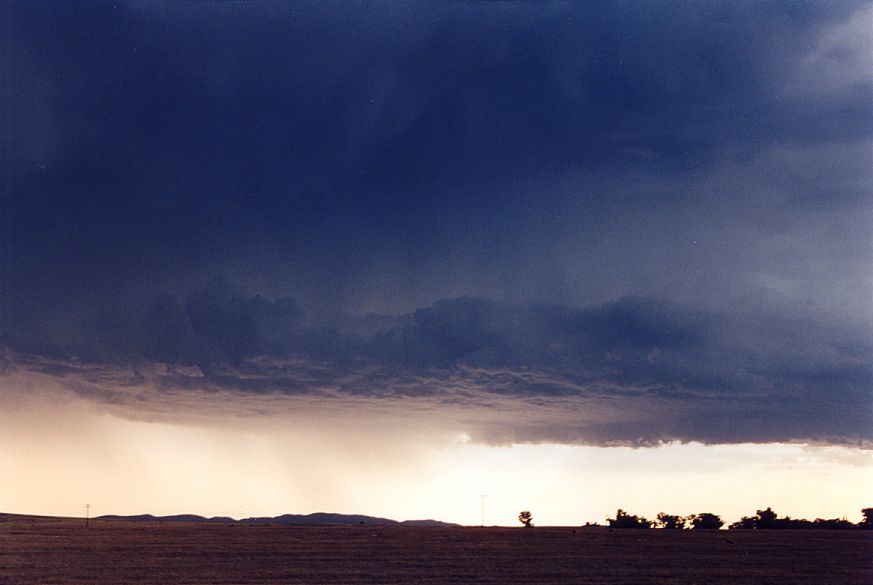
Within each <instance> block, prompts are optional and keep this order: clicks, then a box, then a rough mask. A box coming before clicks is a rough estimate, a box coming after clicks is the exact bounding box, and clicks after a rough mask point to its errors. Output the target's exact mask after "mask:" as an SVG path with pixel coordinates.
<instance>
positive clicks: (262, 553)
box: [0, 516, 873, 585]
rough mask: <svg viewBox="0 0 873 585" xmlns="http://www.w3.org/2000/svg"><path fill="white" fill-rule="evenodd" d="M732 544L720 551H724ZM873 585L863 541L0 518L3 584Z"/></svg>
mask: <svg viewBox="0 0 873 585" xmlns="http://www.w3.org/2000/svg"><path fill="white" fill-rule="evenodd" d="M729 540H730V542H729ZM37 583H38V584H63V585H73V584H78V583H94V584H97V583H99V584H103V585H106V584H114V583H119V584H120V583H124V584H128V583H129V584H144V583H173V584H176V583H178V584H182V583H190V584H194V583H197V584H202V583H215V584H218V583H221V584H246V583H331V584H346V583H421V584H425V583H427V584H436V583H493V584H498V583H499V584H512V583H579V584H635V585H646V584H659V585H677V584H692V583H700V584H703V583H706V584H708V585H720V584H724V585H727V584H730V585H743V584H755V585H771V584H779V583H791V584H796V585H805V584H809V585H855V584H857V585H870V584H871V583H873V532H862V531H828V530H806V531H791V530H774V531H739V532H737V531H734V532H730V533H728V532H725V531H667V530H648V531H637V530H616V531H614V532H609V531H608V530H605V529H577V530H576V533H575V534H574V533H573V531H572V529H570V528H534V529H530V530H528V529H523V528H411V527H400V526H386V527H368V526H337V527H323V526H293V527H284V526H239V525H237V526H231V525H215V524H183V523H160V524H159V523H134V522H92V524H91V527H90V528H88V529H85V527H84V522H83V521H78V520H71V519H47V518H33V517H22V516H18V517H13V516H5V517H4V516H0V585H29V584H37Z"/></svg>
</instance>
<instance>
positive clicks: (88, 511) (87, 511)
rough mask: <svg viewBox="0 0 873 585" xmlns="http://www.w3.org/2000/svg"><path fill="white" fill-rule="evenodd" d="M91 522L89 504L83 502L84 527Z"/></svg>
mask: <svg viewBox="0 0 873 585" xmlns="http://www.w3.org/2000/svg"><path fill="white" fill-rule="evenodd" d="M90 523H91V504H85V528H88V526H89V524H90Z"/></svg>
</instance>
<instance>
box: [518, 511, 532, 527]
mask: <svg viewBox="0 0 873 585" xmlns="http://www.w3.org/2000/svg"><path fill="white" fill-rule="evenodd" d="M518 521H519V522H521V523H522V524H524V527H525V528H533V515H532V514H531V513H530V512H528V511H527V510H525V511H524V512H521V513H519V515H518Z"/></svg>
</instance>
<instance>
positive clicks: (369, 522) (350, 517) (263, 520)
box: [95, 512, 459, 527]
mask: <svg viewBox="0 0 873 585" xmlns="http://www.w3.org/2000/svg"><path fill="white" fill-rule="evenodd" d="M95 519H96V520H107V521H113V520H123V521H127V522H214V523H222V524H279V525H287V526H313V525H321V526H360V525H366V526H389V525H398V526H423V527H440V526H459V525H458V524H452V523H450V522H440V521H439V520H404V521H402V522H398V521H397V520H391V519H390V518H378V517H376V516H363V515H361V514H332V513H329V512H316V513H314V514H282V515H281V516H261V517H253V518H243V519H242V520H235V519H233V518H229V517H227V516H214V517H212V518H206V517H204V516H198V515H196V514H175V515H172V516H154V515H152V514H137V515H133V516H118V515H106V516H98V517H97V518H95Z"/></svg>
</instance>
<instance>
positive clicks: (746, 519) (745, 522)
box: [730, 516, 758, 530]
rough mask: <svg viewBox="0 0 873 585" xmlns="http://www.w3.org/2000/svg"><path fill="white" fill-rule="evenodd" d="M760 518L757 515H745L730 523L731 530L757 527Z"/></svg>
mask: <svg viewBox="0 0 873 585" xmlns="http://www.w3.org/2000/svg"><path fill="white" fill-rule="evenodd" d="M757 521H758V519H757V518H756V517H755V516H743V517H742V518H740V519H739V520H737V521H736V522H734V523H733V524H731V525H730V528H731V530H735V529H746V530H751V529H753V528H754V527H755V524H756V523H757Z"/></svg>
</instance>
